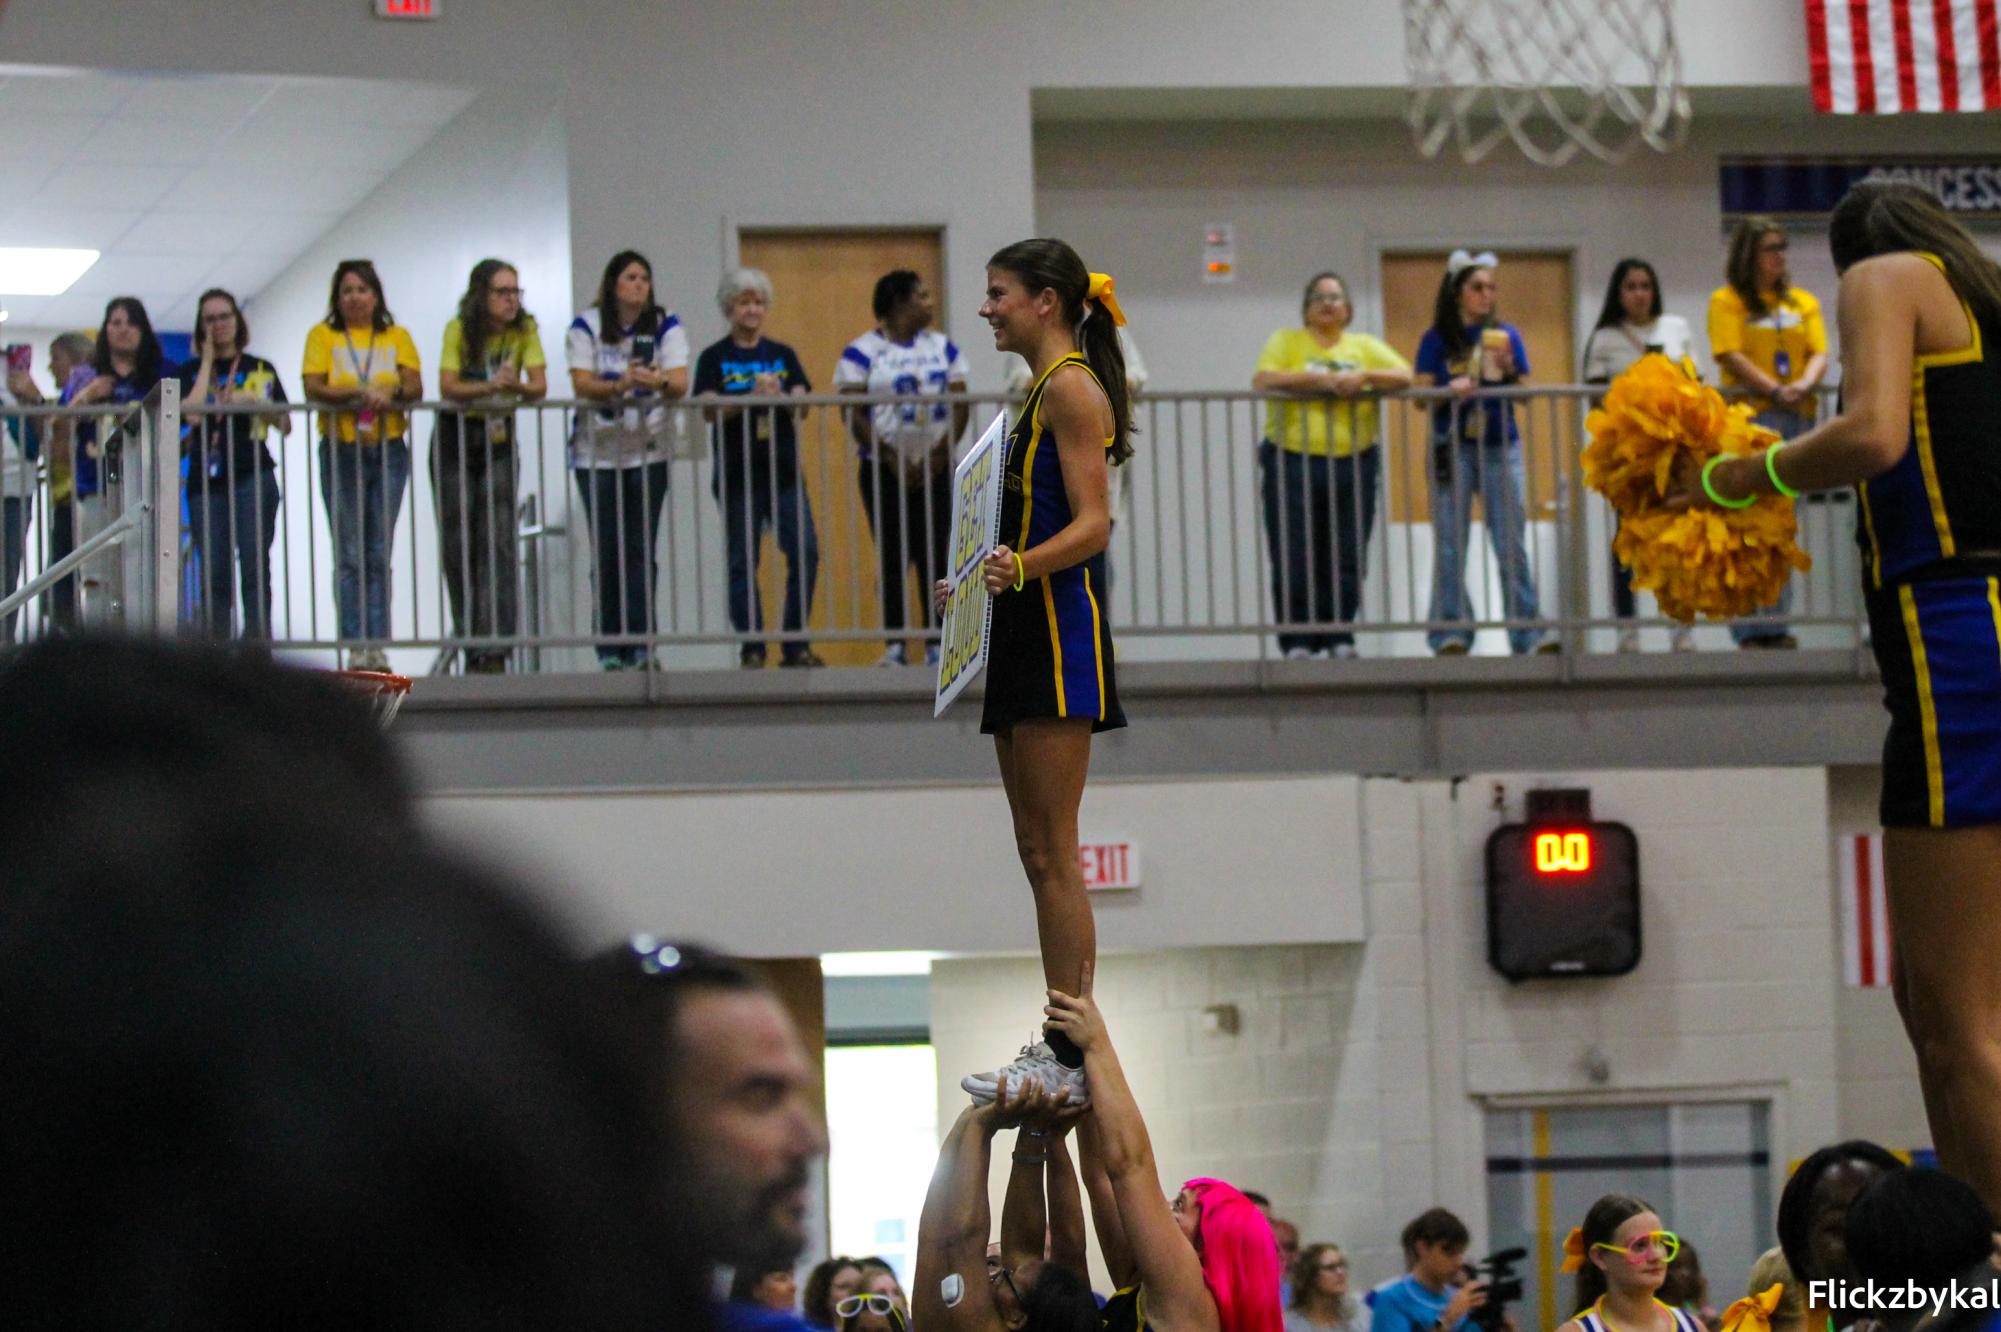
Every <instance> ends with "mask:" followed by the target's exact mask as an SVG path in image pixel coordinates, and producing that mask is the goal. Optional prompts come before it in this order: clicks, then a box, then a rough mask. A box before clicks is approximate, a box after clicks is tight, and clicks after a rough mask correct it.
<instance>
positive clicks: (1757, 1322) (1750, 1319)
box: [1723, 1281, 1786, 1332]
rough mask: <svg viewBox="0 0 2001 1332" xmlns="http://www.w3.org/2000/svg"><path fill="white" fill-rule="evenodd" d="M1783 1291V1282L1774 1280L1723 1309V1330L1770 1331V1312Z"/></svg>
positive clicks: (1733, 1331)
mask: <svg viewBox="0 0 2001 1332" xmlns="http://www.w3.org/2000/svg"><path fill="white" fill-rule="evenodd" d="M1785 1293H1786V1285H1785V1283H1784V1282H1783V1281H1775V1282H1773V1283H1772V1284H1771V1286H1770V1287H1769V1288H1767V1289H1766V1290H1764V1291H1762V1292H1761V1293H1759V1294H1756V1295H1746V1296H1745V1297H1744V1298H1743V1299H1741V1300H1739V1301H1737V1302H1736V1303H1735V1304H1733V1305H1731V1306H1730V1307H1729V1308H1728V1309H1725V1310H1724V1311H1723V1332H1772V1314H1773V1313H1774V1312H1775V1311H1776V1310H1777V1309H1778V1307H1779V1301H1780V1300H1781V1299H1783V1298H1784V1297H1785Z"/></svg>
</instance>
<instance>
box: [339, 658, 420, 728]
mask: <svg viewBox="0 0 2001 1332" xmlns="http://www.w3.org/2000/svg"><path fill="white" fill-rule="evenodd" d="M334 674H335V675H337V676H339V677H340V678H341V681H342V682H343V683H344V684H346V685H347V686H348V687H349V688H350V689H352V690H354V691H355V692H356V693H358V694H364V695H366V696H367V698H368V700H369V702H370V704H371V705H372V706H373V707H374V708H375V720H376V721H377V722H379V723H381V725H382V729H383V730H385V731H386V730H388V729H389V724H390V723H391V722H393V721H395V720H396V713H397V712H398V711H399V710H400V709H401V708H402V706H403V700H404V699H405V698H407V697H408V696H409V694H410V683H411V682H410V677H409V676H407V675H396V674H393V673H391V672H389V671H335V672H334Z"/></svg>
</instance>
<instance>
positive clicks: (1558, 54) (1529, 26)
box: [1403, 0, 1689, 166]
mask: <svg viewBox="0 0 2001 1332" xmlns="http://www.w3.org/2000/svg"><path fill="white" fill-rule="evenodd" d="M1403 8H1404V54H1405V60H1406V62H1407V64H1408V66H1409V73H1410V110H1409V113H1408V118H1409V120H1410V128H1411V134H1412V136H1413V137H1414V138H1415V139H1416V141H1417V147H1418V151H1419V152H1421V153H1423V154H1424V155H1425V156H1426V157H1435V156H1437V154H1438V152H1439V150H1440V149H1442V148H1443V147H1444V146H1445V143H1446V141H1447V140H1448V139H1450V140H1451V141H1452V143H1453V144H1454V145H1455V146H1456V147H1457V148H1458V150H1459V156H1460V157H1461V158H1463V159H1464V160H1465V161H1467V162H1477V161H1479V160H1480V159H1481V158H1483V157H1485V156H1486V155H1487V154H1488V153H1490V152H1492V151H1493V150H1494V149H1495V148H1496V147H1497V146H1498V145H1499V144H1500V143H1501V142H1502V141H1503V140H1504V139H1512V140H1513V141H1514V143H1515V146H1516V147H1518V148H1520V149H1521V150H1522V154H1523V155H1524V156H1525V157H1527V158H1528V159H1529V160H1530V161H1532V162H1539V163H1541V164H1542V165H1543V166H1562V165H1563V164H1564V163H1565V162H1568V161H1569V160H1570V159H1571V158H1573V157H1575V156H1577V154H1578V153H1579V152H1585V153H1589V154H1590V155H1591V156H1593V157H1595V158H1597V159H1598V160H1599V161H1601V162H1620V161H1623V160H1625V158H1626V156H1627V154H1629V153H1631V152H1632V151H1633V149H1634V148H1635V147H1637V146H1638V145H1640V144H1642V143H1644V144H1645V145H1646V146H1647V147H1649V148H1651V149H1653V150H1654V151H1655V152H1657V153H1664V152H1669V151H1672V150H1673V149H1676V148H1679V147H1680V146H1681V144H1682V141H1683V139H1684V138H1686V137H1687V134H1688V119H1689V106H1688V93H1687V92H1686V91H1685V90H1684V89H1683V87H1682V82H1681V51H1680V48H1679V47H1677V46H1676V45H1675V35H1674V12H1673V11H1674V0H1404V7H1403Z"/></svg>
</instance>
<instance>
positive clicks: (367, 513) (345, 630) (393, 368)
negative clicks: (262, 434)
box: [300, 259, 424, 671]
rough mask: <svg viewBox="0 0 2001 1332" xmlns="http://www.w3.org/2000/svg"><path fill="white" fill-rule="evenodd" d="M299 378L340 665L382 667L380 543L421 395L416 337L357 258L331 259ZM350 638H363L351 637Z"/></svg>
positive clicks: (395, 502) (392, 517)
mask: <svg viewBox="0 0 2001 1332" xmlns="http://www.w3.org/2000/svg"><path fill="white" fill-rule="evenodd" d="M300 379H301V381H302V382H303V383H304V385H305V389H306V397H307V398H308V399H310V400H311V401H313V402H317V403H324V404H326V405H328V406H330V407H340V408H344V409H345V410H341V411H325V412H322V413H320V494H321V495H322V497H324V499H325V500H326V506H327V514H328V518H329V521H330V522H331V523H332V527H333V548H334V566H335V571H334V607H335V610H336V612H337V613H338V616H339V620H340V637H341V641H342V643H343V644H347V645H350V646H349V648H348V652H349V657H348V662H349V665H350V666H352V667H353V668H354V669H357V670H374V671H381V670H387V669H388V668H389V658H388V656H387V655H386V654H385V653H384V651H383V646H382V645H383V644H384V643H385V642H386V641H387V640H388V638H389V544H390V542H391V541H393V540H394V539H395V536H396V511H397V509H398V508H400V507H401V506H402V503H403V490H404V487H406V486H407V485H409V483H410V441H409V432H410V417H409V414H408V412H407V411H399V410H397V409H398V408H399V407H402V406H403V405H404V404H406V403H412V402H415V401H417V400H418V399H419V398H421V397H423V396H424V380H423V376H422V375H421V374H420V373H419V370H418V360H417V344H416V343H415V342H413V341H411V339H410V334H409V332H408V331H407V330H406V329H404V328H403V327H402V326H401V325H400V324H398V323H397V322H396V319H395V316H393V315H391V314H390V313H389V305H388V302H387V301H385V300H384V299H383V296H382V279H381V278H379V277H377V276H376V273H375V265H374V264H372V263H370V262H369V261H368V260H366V259H344V260H342V261H341V263H340V265H339V267H337V268H335V269H334V279H333V292H332V294H331V295H330V296H329V297H328V299H327V317H326V322H325V323H322V324H315V325H314V326H313V329H312V331H311V332H310V333H308V334H307V335H306V359H305V364H304V366H303V367H301V374H300ZM357 639H360V640H365V645H364V646H362V647H358V648H357V647H353V646H351V645H352V644H353V643H354V642H355V641H356V640H357Z"/></svg>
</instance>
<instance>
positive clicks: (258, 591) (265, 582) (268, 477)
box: [188, 467, 278, 639]
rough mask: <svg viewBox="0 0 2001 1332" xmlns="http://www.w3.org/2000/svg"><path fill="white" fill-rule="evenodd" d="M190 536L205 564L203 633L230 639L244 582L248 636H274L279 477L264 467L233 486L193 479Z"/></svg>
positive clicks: (222, 480) (199, 615)
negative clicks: (273, 583) (273, 552)
mask: <svg viewBox="0 0 2001 1332" xmlns="http://www.w3.org/2000/svg"><path fill="white" fill-rule="evenodd" d="M188 535H189V536H190V537H192V538H193V540H194V546H195V553H196V555H198V556H199V557H200V559H201V603H200V605H199V606H198V607H197V608H196V610H195V623H196V625H197V626H198V627H199V628H200V630H201V632H202V633H203V634H205V635H207V636H208V637H210V638H217V639H226V638H228V637H229V634H230V629H231V626H232V624H233V622H234V616H233V614H232V612H233V611H234V610H235V608H236V605H237V600H236V589H237V587H238V585H239V579H240V580H241V583H240V585H241V587H242V602H241V604H242V607H243V636H244V637H245V638H269V637H271V543H272V541H273V540H274V539H276V537H277V535H278V478H277V477H276V476H274V475H273V474H272V473H271V470H270V469H269V468H265V467H259V468H256V469H255V470H253V471H252V472H250V473H249V474H248V475H245V476H239V477H237V478H236V480H235V482H234V483H232V482H231V481H230V480H229V479H228V478H226V477H206V476H203V475H201V474H200V472H199V471H197V472H196V474H195V475H194V476H192V477H190V478H188ZM232 566H234V568H233V569H232ZM232 573H233V574H234V575H235V576H234V577H233V576H232Z"/></svg>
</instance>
